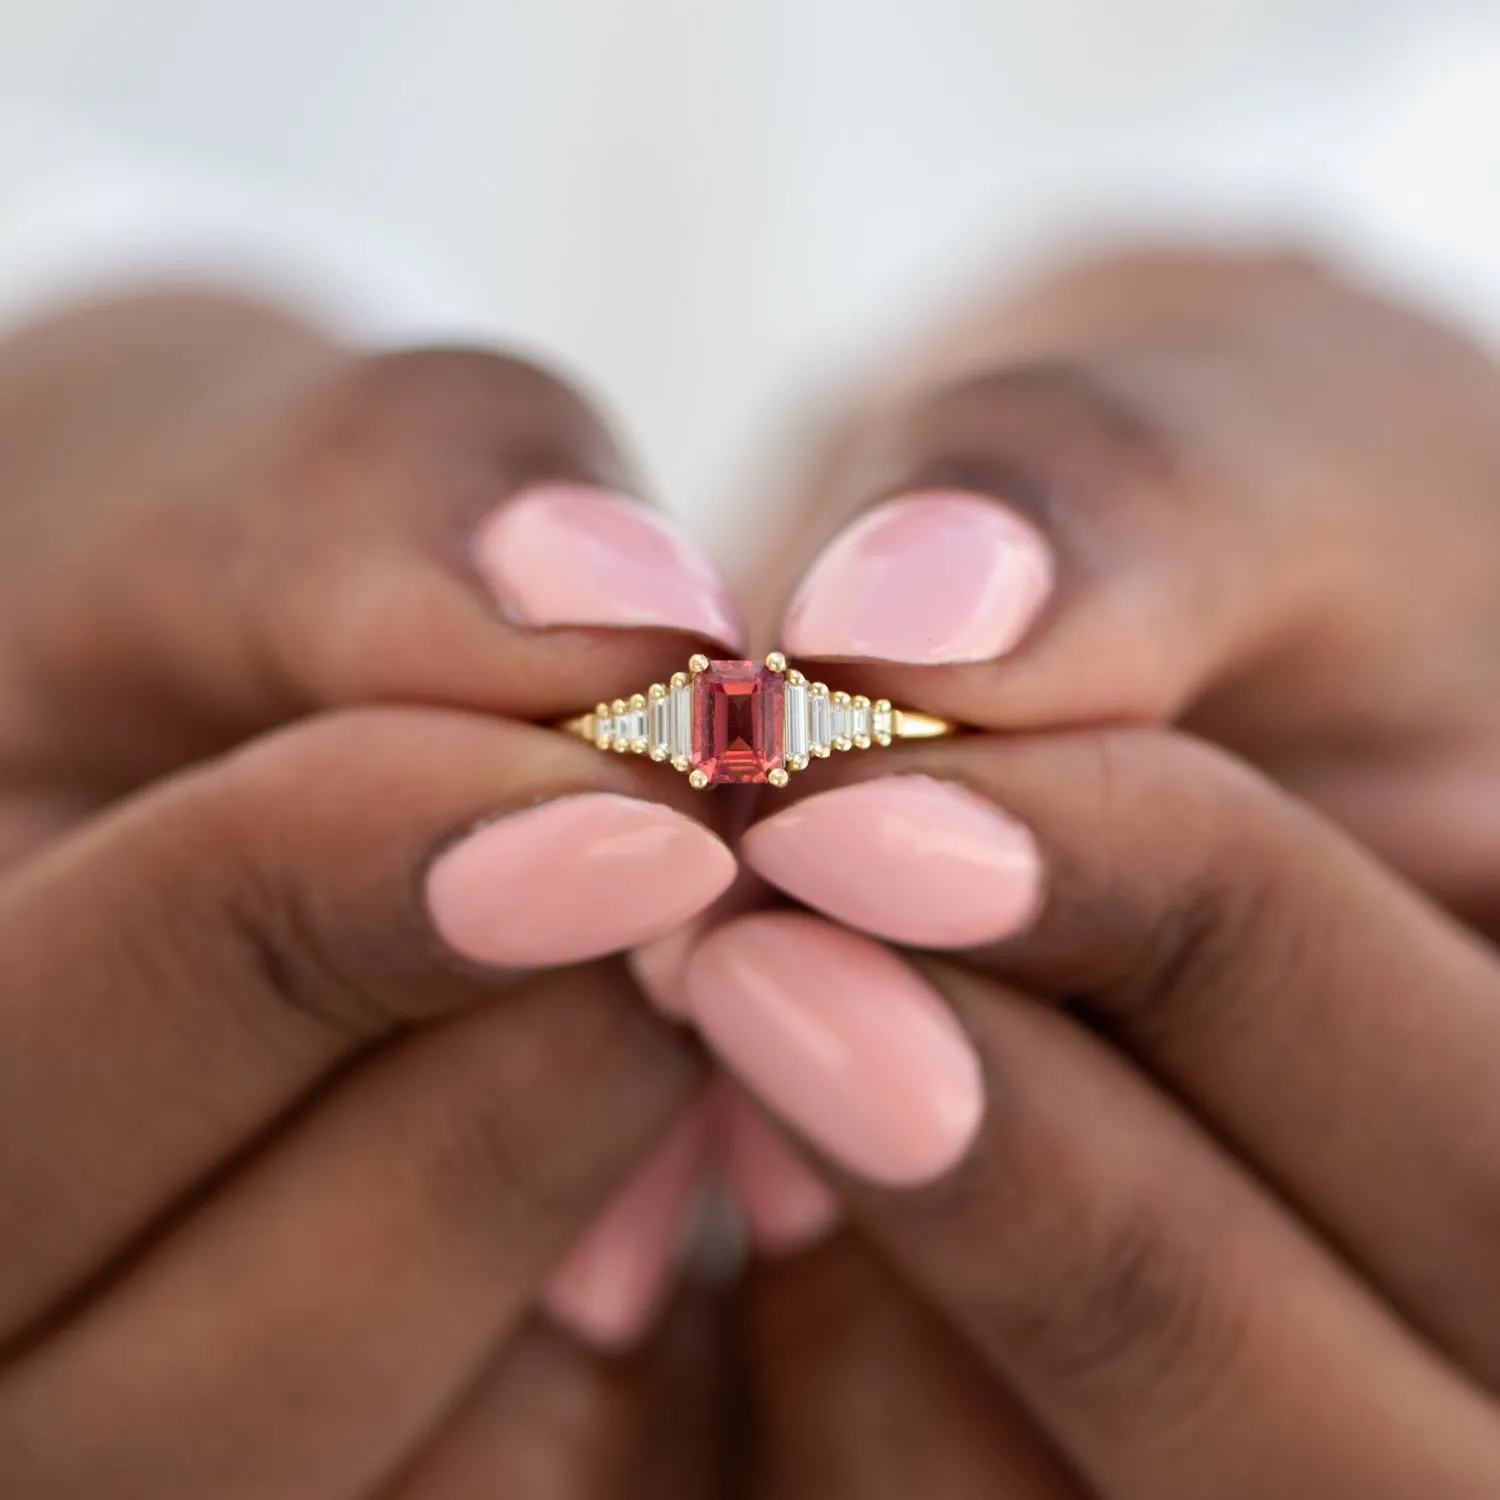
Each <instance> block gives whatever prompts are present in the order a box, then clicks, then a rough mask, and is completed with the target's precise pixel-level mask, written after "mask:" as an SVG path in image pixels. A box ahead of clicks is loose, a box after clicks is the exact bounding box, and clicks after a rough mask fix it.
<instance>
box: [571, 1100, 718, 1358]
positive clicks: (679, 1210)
mask: <svg viewBox="0 0 1500 1500" xmlns="http://www.w3.org/2000/svg"><path fill="white" fill-rule="evenodd" d="M716 1115H717V1109H716V1107H715V1105H714V1104H712V1103H705V1104H704V1105H702V1106H700V1107H699V1108H698V1109H697V1110H695V1111H694V1113H693V1114H692V1116H690V1117H689V1118H688V1119H687V1120H685V1121H683V1123H682V1124H681V1125H679V1126H678V1127H677V1129H676V1130H674V1131H673V1132H672V1134H671V1136H670V1137H669V1138H668V1139H667V1141H666V1142H665V1143H664V1144H663V1145H662V1146H661V1147H660V1149H658V1151H657V1152H656V1153H655V1155H654V1156H653V1157H652V1158H651V1160H650V1161H648V1162H647V1163H646V1164H645V1166H643V1167H642V1168H641V1169H640V1171H638V1172H637V1173H636V1174H635V1176H634V1177H632V1178H631V1180H630V1181H629V1182H627V1183H626V1184H625V1185H624V1186H623V1187H621V1188H620V1189H619V1190H618V1191H617V1192H616V1193H615V1194H614V1196H613V1197H612V1198H611V1199H610V1201H609V1203H607V1204H606V1205H605V1207H604V1210H603V1211H602V1212H601V1213H600V1214H599V1216H598V1217H597V1218H596V1219H595V1220H594V1221H593V1223H591V1224H590V1225H589V1227H588V1229H587V1230H586V1231H585V1233H584V1234H583V1236H582V1237H581V1238H580V1239H579V1241H578V1242H577V1243H576V1244H575V1245H573V1246H572V1247H571V1248H570V1249H569V1251H568V1254H567V1256H566V1258H565V1259H564V1260H563V1262H562V1264H561V1265H560V1266H558V1267H556V1268H555V1269H554V1271H553V1272H552V1275H551V1277H550V1279H549V1280H548V1282H547V1286H546V1289H545V1291H544V1294H543V1297H544V1302H545V1305H546V1308H547V1310H548V1312H550V1313H551V1314H552V1316H553V1317H554V1318H556V1319H557V1320H558V1321H559V1322H560V1323H562V1324H563V1325H564V1326H565V1327H567V1328H569V1329H571V1330H572V1331H573V1332H574V1333H575V1334H576V1335H577V1336H578V1337H580V1338H582V1339H584V1340H586V1341H587V1342H589V1343H591V1344H593V1345H595V1346H596V1347H598V1348H601V1349H606V1350H623V1349H629V1348H631V1347H633V1346H634V1345H636V1344H638V1343H639V1342H640V1341H641V1340H642V1339H643V1338H645V1337H646V1335H647V1334H648V1333H649V1331H650V1329H651V1326H652V1324H653V1323H654V1322H655V1319H656V1314H657V1311H658V1309H659V1308H660V1306H661V1304H662V1303H663V1302H664V1301H665V1299H666V1297H667V1295H668V1293H669V1292H670V1291H671V1289H672V1283H673V1280H674V1277H675V1274H676V1271H677V1261H678V1253H679V1251H680V1250H681V1248H682V1242H683V1239H684V1237H685V1235H686V1233H687V1230H688V1226H689V1215H690V1213H691V1211H692V1209H693V1207H694V1205H695V1203H696V1201H697V1198H698V1193H699V1189H700V1188H701V1186H702V1184H703V1181H704V1173H705V1170H706V1168H707V1166H708V1164H709V1159H710V1156H711V1153H712V1150H713V1145H714V1140H713V1137H714V1126H715V1123H716Z"/></svg>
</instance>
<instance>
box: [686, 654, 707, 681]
mask: <svg viewBox="0 0 1500 1500" xmlns="http://www.w3.org/2000/svg"><path fill="white" fill-rule="evenodd" d="M688 671H689V672H691V673H692V674H693V676H694V677H696V676H697V675H698V674H699V673H700V672H706V671H708V658H707V657H706V656H704V655H703V654H702V653H701V652H700V653H699V654H698V655H696V656H690V657H688Z"/></svg>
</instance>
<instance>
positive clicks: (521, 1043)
mask: <svg viewBox="0 0 1500 1500" xmlns="http://www.w3.org/2000/svg"><path fill="white" fill-rule="evenodd" d="M585 973H586V974H587V976H588V979H587V982H586V983H580V982H579V981H580V979H581V978H582V977H583V975H584V974H585ZM649 1030H650V1023H649V1020H648V1018H646V1017H643V1016H642V1015H641V1014H640V1013H639V1007H638V1006H637V1005H636V1003H635V1002H634V1000H633V998H632V997H631V996H629V995H628V994H627V993H626V987H625V986H624V981H623V978H622V976H621V974H620V973H619V971H618V966H615V965H596V966H594V967H593V968H592V969H591V970H588V971H575V973H574V974H573V975H572V976H571V977H562V976H547V977H544V978H542V979H540V980H539V981H537V982H535V983H534V984H533V985H532V986H530V987H528V989H527V991H526V992H525V993H524V994H520V995H517V996H514V997H513V998H512V1000H511V1002H510V1003H508V1004H507V1006H506V1007H504V1009H503V1010H497V1011H491V1012H489V1013H484V1014H480V1015H479V1016H477V1017H476V1018H475V1019H474V1021H473V1022H472V1023H470V1024H467V1025H465V1026H463V1027H462V1028H460V1029H450V1030H448V1031H446V1032H436V1033H433V1034H432V1035H431V1036H430V1037H429V1039H428V1044H429V1046H430V1048H431V1051H430V1053H429V1058H428V1061H429V1063H430V1064H431V1078H432V1080H433V1087H431V1088H429V1089H427V1090H425V1091H424V1096H425V1098H426V1100H427V1101H428V1106H427V1107H426V1108H424V1110H423V1112H422V1115H421V1118H420V1120H419V1121H418V1122H416V1124H415V1127H414V1133H413V1139H412V1140H411V1141H410V1144H409V1154H410V1156H411V1157H412V1159H413V1160H414V1161H415V1162H416V1163H417V1166H418V1171H419V1176H420V1179H421V1181H422V1182H423V1184H424V1185H425V1190H426V1192H427V1194H428V1195H429V1201H430V1203H431V1205H432V1211H433V1213H434V1214H435V1215H436V1217H437V1218H438V1219H439V1220H440V1221H441V1222H443V1223H445V1224H448V1225H449V1226H451V1227H452V1228H453V1229H454V1230H455V1232H458V1233H461V1234H465V1235H467V1236H470V1237H484V1236H487V1235H488V1236H493V1234H494V1233H495V1232H496V1230H497V1227H498V1228H500V1229H503V1226H504V1225H505V1224H507V1223H509V1224H512V1225H514V1224H517V1223H524V1224H527V1225H529V1226H532V1229H531V1230H530V1231H529V1232H534V1233H536V1234H538V1235H539V1236H541V1237H544V1238H553V1239H556V1238H559V1237H560V1236H561V1235H564V1234H567V1233H570V1232H572V1231H573V1230H574V1229H576V1227H577V1224H578V1221H579V1220H580V1218H581V1217H582V1216H583V1215H584V1213H585V1212H586V1211H587V1210H589V1209H591V1208H592V1207H593V1206H594V1205H595V1204H597V1203H598V1202H599V1201H600V1200H601V1199H602V1198H603V1197H604V1196H605V1195H606V1193H607V1192H608V1190H609V1188H610V1187H611V1186H612V1183H613V1180H614V1178H615V1177H617V1176H618V1175H619V1173H620V1172H621V1171H622V1170H624V1168H625V1167H626V1166H627V1164H628V1159H629V1157H630V1155H631V1150H632V1145H635V1146H636V1147H637V1149H638V1150H644V1149H645V1146H646V1144H647V1137H648V1135H649V1119H648V1116H649V1115H650V1114H651V1113H652V1109H651V1104H652V1103H654V1104H655V1105H656V1106H659V1108H660V1109H661V1110H663V1111H664V1110H665V1109H666V1108H667V1105H668V1102H669V1101H670V1100H671V1099H672V1098H673V1097H674V1096H676V1095H677V1094H678V1093H680V1092H681V1091H682V1089H683V1086H684V1078H683V1074H682V1072H681V1071H680V1068H679V1066H678V1059H677V1057H676V1054H675V1053H672V1054H670V1055H669V1056H667V1057H663V1055H662V1054H661V1052H660V1050H659V1048H657V1047H655V1046H651V1045H643V1041H644V1040H645V1039H646V1036H647V1033H648V1031H649ZM652 1035H653V1036H654V1033H652ZM625 1059H628V1060H630V1061H632V1062H634V1063H635V1064H636V1066H635V1067H634V1069H632V1073H633V1076H631V1077H630V1078H629V1081H628V1082H624V1081H622V1082H619V1083H616V1082H615V1081H614V1080H613V1079H612V1078H606V1077H605V1076H604V1075H605V1073H606V1070H607V1071H608V1072H609V1073H610V1074H614V1073H615V1063H614V1062H613V1061H610V1060H625ZM580 1098H589V1099H591V1100H592V1101H593V1105H592V1110H593V1114H594V1118H596V1119H608V1120H611V1121H612V1122H613V1124H612V1128H611V1129H609V1130H597V1129H592V1130H588V1131H581V1130H580V1129H579V1128H578V1123H577V1122H578V1100H579V1099H580ZM632 1120H633V1123H632ZM636 1136H639V1137H640V1139H639V1140H638V1141H637V1140H634V1137H636Z"/></svg>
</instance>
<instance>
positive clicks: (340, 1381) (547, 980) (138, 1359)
mask: <svg viewBox="0 0 1500 1500" xmlns="http://www.w3.org/2000/svg"><path fill="white" fill-rule="evenodd" d="M701 1083H702V1069H701V1065H700V1063H699V1061H698V1059H697V1058H696V1056H695V1055H694V1054H693V1052H692V1050H691V1049H690V1048H689V1047H688V1046H687V1045H686V1043H685V1041H684V1040H683V1038H682V1037H681V1035H680V1034H678V1033H675V1032H673V1031H672V1030H671V1029H670V1028H669V1027H668V1026H667V1025H666V1023H664V1022H662V1021H661V1020H659V1019H658V1018H656V1017H654V1016H652V1015H650V1014H649V1013H648V1011H647V1010H646V1008H645V1007H643V1006H641V1005H640V1003H639V1001H638V999H637V997H636V994H635V992H634V989H633V987H632V986H631V985H630V983H629V981H628V979H627V978H626V976H625V973H624V970H623V967H622V966H620V965H619V964H617V963H616V964H611V965H599V966H595V967H593V968H587V969H572V970H567V971H563V972H559V973H557V974H554V975H550V976H546V977H544V978H540V979H538V980H535V981H533V982H531V983H530V984H529V985H528V986H526V988H525V989H524V991H522V992H520V993H517V994H516V995H515V996H513V997H512V998H511V999H510V1000H509V1001H508V1002H507V1003H506V1004H505V1005H503V1006H486V1007H480V1008H479V1009H477V1010H474V1011H472V1012H470V1013H468V1014H466V1015H465V1016H462V1017H458V1018H455V1019H454V1020H453V1021H451V1022H450V1023H448V1024H447V1025H445V1026H442V1027H439V1028H437V1029H434V1030H429V1031H427V1032H425V1033H419V1034H417V1035H415V1036H413V1037H412V1038H410V1039H409V1040H407V1041H405V1042H403V1043H401V1044H400V1045H398V1046H397V1047H395V1048H393V1049H390V1050H389V1051H387V1052H386V1053H384V1054H383V1055H380V1056H377V1057H375V1058H374V1059H372V1060H371V1061H370V1062H369V1063H368V1064H366V1065H364V1066H362V1067H360V1068H358V1069H356V1070H355V1071H354V1072H353V1073H352V1074H351V1075H350V1076H349V1077H348V1078H347V1079H346V1080H345V1081H344V1082H343V1083H341V1084H340V1085H339V1086H338V1087H337V1088H336V1089H335V1090H334V1091H332V1092H331V1093H330V1094H328V1095H327V1097H326V1098H324V1099H323V1100H322V1101H321V1102H319V1103H318V1104H316V1105H315V1106H314V1107H313V1108H312V1109H311V1110H310V1111H309V1112H308V1113H307V1114H306V1116H305V1117H304V1118H303V1119H302V1120H300V1121H299V1122H298V1123H296V1124H295V1125H294V1126H292V1127H291V1128H290V1129H288V1130H287V1131H286V1132H285V1133H284V1134H282V1135H281V1136H279V1137H278V1138H277V1139H276V1140H275V1141H273V1142H272V1143H271V1144H270V1145H269V1146H268V1147H267V1148H266V1150H265V1151H264V1152H263V1153H261V1154H260V1155H258V1156H257V1157H256V1158H255V1159H254V1160H252V1161H251V1162H250V1164H249V1165H248V1166H247V1167H246V1168H245V1170H244V1171H243V1172H242V1173H240V1174H238V1175H237V1176H235V1177H233V1178H231V1179H230V1180H229V1181H228V1182H227V1183H226V1184H225V1185H224V1187H223V1188H222V1189H221V1190H220V1191H219V1192H218V1193H217V1194H216V1195H215V1196H214V1198H213V1199H212V1200H210V1201H209V1202H208V1203H207V1204H206V1205H205V1206H204V1207H203V1208H202V1209H201V1210H200V1211H199V1212H198V1213H196V1214H194V1215H193V1216H191V1217H190V1218H189V1219H188V1220H187V1221H186V1222H185V1223H184V1225H183V1226H182V1228H181V1229H180V1230H179V1231H178V1232H176V1233H175V1234H173V1235H172V1236H171V1237H170V1238H169V1239H168V1240H166V1241H165V1242H164V1243H163V1244H162V1245H161V1246H160V1247H159V1248H158V1249H157V1250H156V1251H155V1252H154V1253H152V1254H150V1255H148V1256H147V1257H146V1258H145V1259H144V1260H143V1261H142V1262H141V1263H140V1265H139V1266H138V1268H137V1269H135V1270H134V1271H132V1272H131V1273H130V1274H129V1275H128V1276H127V1277H125V1278H124V1279H123V1280H122V1281H121V1282H120V1283H119V1284H118V1285H117V1286H116V1287H114V1288H113V1289H112V1290H111V1291H110V1293H109V1294H108V1295H107V1296H106V1297H104V1298H103V1299H102V1300H101V1301H100V1302H98V1303H97V1304H96V1305H95V1306H94V1307H92V1308H91V1309H89V1310H87V1311H86V1312H85V1313H84V1314H83V1315H81V1316H80V1317H79V1318H77V1319H76V1320H74V1321H73V1322H72V1323H71V1324H70V1325H69V1326H68V1327H67V1328H65V1329H63V1330H61V1331H60V1332H59V1333H57V1334H56V1335H55V1336H54V1337H52V1338H51V1339H49V1340H48V1341H47V1342H46V1344H45V1345H43V1346H41V1347H40V1348H38V1349H37V1350H36V1351H35V1352H34V1353H33V1354H32V1355H31V1356H30V1357H29V1358H27V1359H26V1360H24V1361H22V1362H20V1363H19V1364H18V1365H17V1366H16V1367H15V1370H14V1372H13V1374H12V1375H11V1376H10V1377H9V1378H8V1379H6V1380H5V1381H4V1382H0V1453H3V1454H4V1455H6V1457H5V1459H4V1460H3V1461H0V1462H4V1463H6V1464H8V1465H9V1473H8V1474H7V1476H6V1477H7V1480H8V1484H7V1486H6V1487H7V1488H8V1489H9V1490H10V1491H11V1492H13V1493H17V1494H29V1495H37V1496H49V1497H50V1496H62V1495H97V1494H104V1493H109V1494H117V1495H122V1496H123V1495H143V1496H144V1495H147V1494H149V1495H151V1496H153V1497H158V1496H160V1497H164V1500H165V1497H166V1496H177V1495H180V1496H183V1497H187V1496H200V1495H205V1494H215V1495H223V1496H226V1497H229V1496H246V1497H249V1496H264V1495H284V1494H295V1495H345V1494H360V1493H365V1492H367V1491H368V1490H369V1489H370V1488H372V1487H374V1486H375V1485H377V1484H379V1483H382V1482H385V1481H387V1480H388V1479H389V1478H390V1477H391V1476H392V1475H393V1473H394V1472H396V1471H397V1470H398V1469H399V1467H400V1465H401V1464H403V1463H404V1462H406V1461H407V1460H409V1458H410V1457H411V1456H412V1454H413V1452H414V1451H415V1450H416V1449H418V1448H419V1447H420V1446H421V1445H422V1443H423V1442H424V1441H425V1440H426V1439H427V1437H428V1436H430V1434H431V1432H432V1431H433V1428H434V1426H435V1425H436V1424H437V1423H439V1422H440V1421H441V1420H442V1419H443V1417H444V1416H445V1415H446V1413H448V1412H449V1411H451V1410H452V1408H453V1407H454V1405H455V1403H456V1402H457V1401H458V1400H460V1399H461V1397H462V1395H463V1393H464V1392H465V1391H466V1390H467V1389H469V1388H470V1387H471V1385H472V1383H473V1381H474V1380H475V1379H476V1378H477V1376H478V1375H479V1373H480V1371H481V1370H482V1369H483V1367H484V1365H485V1364H486V1362H487V1361H488V1359H489V1358H490V1357H491V1356H492V1354H493V1351H495V1350H496V1349H497V1348H499V1347H500V1346H501V1345H502V1344H503V1343H504V1341H505V1340H506V1338H507V1337H508V1336H509V1335H510V1333H511V1331H512V1330H513V1329H514V1328H515V1327H516V1326H517V1325H518V1323H519V1320H520V1319H521V1318H522V1317H523V1315H524V1314H525V1313H526V1312H527V1310H528V1309H529V1307H530V1306H531V1305H532V1304H533V1303H534V1301H535V1299H536V1296H537V1294H538V1292H539V1289H540V1287H541V1284H542V1282H543V1280H544V1279H545V1276H546V1274H547V1271H548V1268H549V1267H550V1266H551V1265H552V1264H553V1262H554V1261H555V1260H556V1258H557V1256H558V1255H559V1254H560V1253H561V1252H562V1251H563V1250H564V1249H565V1248H566V1246H567V1245H568V1243H569V1242H570V1241H571V1240H572V1239H573V1238H574V1236H576V1234H577V1233H578V1232H579V1230H580V1229H581V1228H582V1227H583V1225H584V1223H585V1222H586V1221H587V1219H588V1217H589V1216H590V1215H591V1214H592V1213H593V1212H595V1211H596V1210H597V1208H598V1207H599V1205H600V1204H601V1203H602V1202H603V1200H604V1198H605V1196H606V1194H607V1193H608V1191H609V1190H610V1189H611V1188H612V1187H613V1186H614V1185H615V1184H616V1183H617V1182H618V1181H619V1180H620V1179H621V1178H623V1177H624V1176H625V1175H626V1172H627V1170H628V1169H629V1168H630V1167H632V1166H634V1165H636V1164H638V1163H639V1162H640V1160H641V1159H642V1158H643V1156H644V1155H645V1153H646V1151H647V1150H648V1149H649V1148H650V1147H651V1145H652V1144H653V1143H654V1142H655V1141H657V1140H659V1139H660V1138H661V1137H662V1135H663V1133H664V1132H665V1131H666V1129H667V1128H668V1127H669V1126H670V1124H671V1123H672V1121H673V1120H674V1119H676V1118H680V1116H681V1115H682V1113H683V1111H684V1110H685V1109H686V1108H687V1107H688V1105H689V1103H690V1101H691V1099H692V1097H693V1095H694V1092H695V1090H696V1089H697V1088H699V1087H700V1086H701Z"/></svg>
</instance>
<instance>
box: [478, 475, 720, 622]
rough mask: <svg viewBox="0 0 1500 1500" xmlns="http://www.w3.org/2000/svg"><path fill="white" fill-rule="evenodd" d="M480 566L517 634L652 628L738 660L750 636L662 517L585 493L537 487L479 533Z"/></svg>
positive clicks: (714, 575) (703, 563)
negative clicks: (721, 647)
mask: <svg viewBox="0 0 1500 1500" xmlns="http://www.w3.org/2000/svg"><path fill="white" fill-rule="evenodd" d="M474 558H475V562H476V565H477V566H478V568H479V572H480V574H481V575H482V576H483V578H484V580H485V582H486V583H488V584H489V586H490V589H491V591H492V592H493V593H494V595H495V598H496V600H497V601H498V602H499V604H500V608H501V610H502V611H503V612H504V613H505V614H506V615H507V616H508V617H509V618H510V619H512V620H514V621H515V622H516V623H517V624H518V625H528V626H533V627H537V628H543V627H546V626H553V625H613V626H624V627H651V626H655V627H658V628H662V629H667V630H682V631H686V632H687V633H688V634H690V635H699V636H708V637H709V638H710V639H712V640H715V641H722V642H723V643H724V644H725V645H727V646H730V647H733V648H734V649H736V650H739V649H740V648H741V647H742V645H743V637H744V628H743V626H742V625H741V623H740V617H739V612H738V610H737V609H736V608H735V605H734V601H733V599H731V598H730V595H729V591H728V589H727V588H726V587H725V585H724V581H723V580H722V579H721V578H720V577H719V574H718V571H717V569H715V567H714V565H713V564H712V563H711V562H710V561H709V560H708V558H707V557H706V556H705V555H704V554H703V553H702V552H701V551H700V550H699V549H698V548H697V547H696V546H695V545H694V544H693V543H692V542H690V541H689V540H688V539H687V538H686V537H684V536H682V535H681V534H679V532H678V531H677V530H676V529H675V528H674V527H673V526H672V524H671V523H670V522H669V521H667V520H666V519H665V518H664V517H663V516H662V515H661V514H659V513H658V512H656V511H653V510H650V509H648V508H647V507H646V506H645V505H644V504H642V503H641V502H639V501H636V500H630V499H627V498H626V497H625V496H623V495H612V494H609V493H608V492H607V491H604V490H596V489H591V488H590V487H589V486H587V485H582V484H539V485H535V486H533V487H532V488H531V489H527V490H523V491H521V493H520V494H518V495H514V496H512V497H511V498H510V499H509V500H507V501H505V502H504V503H503V504H502V505H500V506H499V507H498V508H497V509H496V510H495V511H494V513H493V514H492V515H491V516H490V517H489V519H488V520H486V521H485V523H484V524H483V526H481V527H480V529H479V533H478V535H477V537H476V538H475V542H474Z"/></svg>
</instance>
